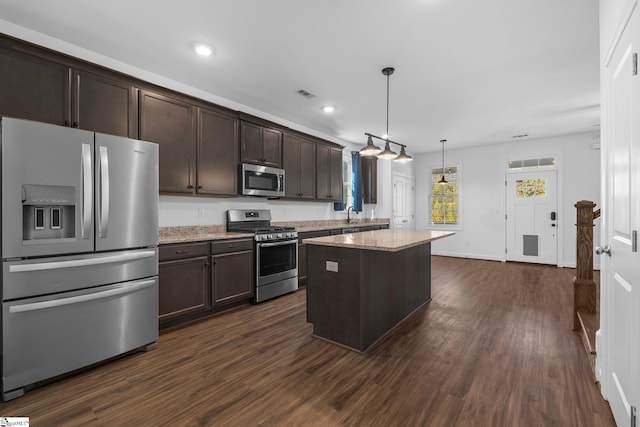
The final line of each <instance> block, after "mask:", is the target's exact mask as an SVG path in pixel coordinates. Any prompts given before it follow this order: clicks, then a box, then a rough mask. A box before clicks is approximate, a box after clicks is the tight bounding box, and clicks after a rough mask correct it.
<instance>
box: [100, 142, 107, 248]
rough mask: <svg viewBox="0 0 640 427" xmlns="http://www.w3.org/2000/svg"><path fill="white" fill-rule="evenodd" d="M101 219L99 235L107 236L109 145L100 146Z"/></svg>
mask: <svg viewBox="0 0 640 427" xmlns="http://www.w3.org/2000/svg"><path fill="white" fill-rule="evenodd" d="M99 215H100V220H99V221H98V236H100V237H107V231H108V228H109V153H108V151H107V147H104V146H100V213H99Z"/></svg>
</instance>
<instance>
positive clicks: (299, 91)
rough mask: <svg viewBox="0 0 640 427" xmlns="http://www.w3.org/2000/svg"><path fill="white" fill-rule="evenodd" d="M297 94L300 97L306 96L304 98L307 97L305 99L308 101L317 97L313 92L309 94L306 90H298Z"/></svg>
mask: <svg viewBox="0 0 640 427" xmlns="http://www.w3.org/2000/svg"><path fill="white" fill-rule="evenodd" d="M296 93H297V94H299V95H302V96H304V97H305V98H307V99H311V98H315V95H314V94H312V93H311V92H307V91H306V90H304V89H298V90H297V91H296Z"/></svg>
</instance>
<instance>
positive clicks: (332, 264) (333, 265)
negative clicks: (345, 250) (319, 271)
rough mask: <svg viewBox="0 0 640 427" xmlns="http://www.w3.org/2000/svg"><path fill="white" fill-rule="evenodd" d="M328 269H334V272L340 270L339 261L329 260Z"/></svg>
mask: <svg viewBox="0 0 640 427" xmlns="http://www.w3.org/2000/svg"><path fill="white" fill-rule="evenodd" d="M326 265H327V271H333V272H334V273H337V272H338V263H337V262H335V261H327V262H326Z"/></svg>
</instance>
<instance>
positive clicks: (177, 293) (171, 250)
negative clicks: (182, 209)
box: [158, 239, 254, 329]
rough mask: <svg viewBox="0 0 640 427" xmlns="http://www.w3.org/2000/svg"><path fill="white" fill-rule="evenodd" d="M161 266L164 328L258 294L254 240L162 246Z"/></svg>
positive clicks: (219, 310)
mask: <svg viewBox="0 0 640 427" xmlns="http://www.w3.org/2000/svg"><path fill="white" fill-rule="evenodd" d="M158 267H159V268H158V270H159V276H160V290H159V300H160V302H159V305H160V306H159V312H160V319H159V320H160V329H165V328H168V327H173V326H177V325H180V324H183V323H186V322H189V321H192V320H195V319H199V318H201V317H204V316H208V315H211V314H215V313H218V312H221V311H224V310H228V309H229V308H231V307H233V306H235V305H238V304H244V303H246V302H249V301H250V300H251V298H252V297H253V294H254V287H253V283H254V282H253V240H251V239H242V240H237V239H230V240H220V241H215V242H198V243H179V244H170V245H161V246H160V263H159V266H158ZM234 303H235V304H234Z"/></svg>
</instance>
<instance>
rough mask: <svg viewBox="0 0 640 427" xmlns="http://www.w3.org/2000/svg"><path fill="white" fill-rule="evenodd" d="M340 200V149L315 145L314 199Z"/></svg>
mask: <svg viewBox="0 0 640 427" xmlns="http://www.w3.org/2000/svg"><path fill="white" fill-rule="evenodd" d="M341 198H342V148H337V147H332V146H329V145H324V144H316V199H317V200H327V201H334V202H335V201H340V199H341Z"/></svg>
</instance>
